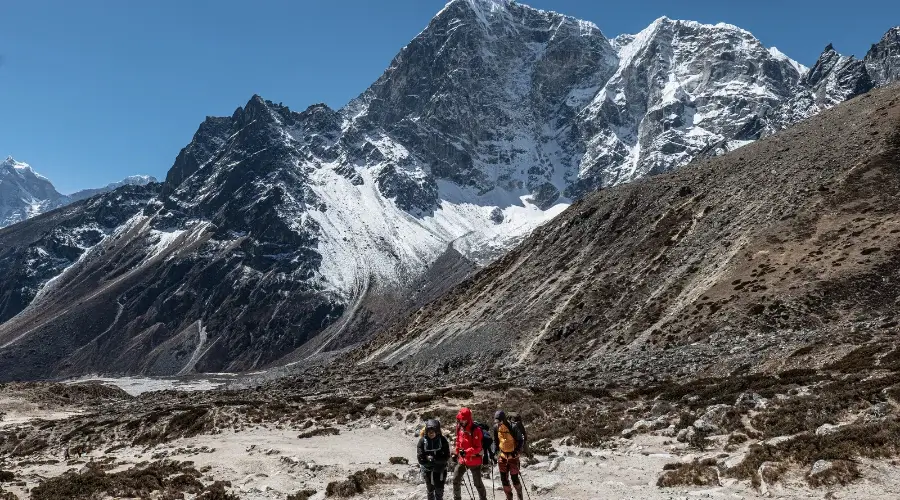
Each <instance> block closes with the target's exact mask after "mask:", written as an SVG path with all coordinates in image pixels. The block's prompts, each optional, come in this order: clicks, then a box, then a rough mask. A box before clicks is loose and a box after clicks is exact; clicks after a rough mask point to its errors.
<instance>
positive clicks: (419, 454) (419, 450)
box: [416, 437, 426, 465]
mask: <svg viewBox="0 0 900 500" xmlns="http://www.w3.org/2000/svg"><path fill="white" fill-rule="evenodd" d="M416 458H417V459H418V460H419V465H426V460H425V438H424V437H423V438H419V444H417V445H416Z"/></svg>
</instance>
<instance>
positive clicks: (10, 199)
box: [0, 156, 156, 228]
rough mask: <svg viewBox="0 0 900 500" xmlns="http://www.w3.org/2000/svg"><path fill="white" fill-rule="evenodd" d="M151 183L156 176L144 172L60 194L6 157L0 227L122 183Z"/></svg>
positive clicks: (1, 170)
mask: <svg viewBox="0 0 900 500" xmlns="http://www.w3.org/2000/svg"><path fill="white" fill-rule="evenodd" d="M151 182H156V179H155V178H153V177H151V176H148V175H136V176H131V177H127V178H125V179H123V180H122V181H119V182H114V183H111V184H109V185H107V186H105V187H102V188H97V189H85V190H82V191H78V192H77V193H74V194H71V195H63V194H61V193H60V192H59V191H57V190H56V188H55V187H54V186H53V183H52V182H51V181H50V179H48V178H46V177H44V176H43V175H41V174H39V173H37V172H35V171H34V169H33V168H32V167H31V165H29V164H27V163H23V162H20V161H16V160H15V159H14V158H13V157H12V156H9V157H7V158H6V160H4V161H3V162H0V228H3V227H6V226H9V225H12V224H15V223H17V222H21V221H23V220H26V219H30V218H32V217H35V216H37V215H40V214H42V213H45V212H48V211H50V210H53V209H56V208H59V207H63V206H65V205H68V204H70V203H74V202H76V201H80V200H83V199H86V198H90V197H92V196H96V195H98V194H102V193H107V192H110V191H113V190H115V189H117V188H119V187H122V186H126V185H136V186H144V185H146V184H149V183H151Z"/></svg>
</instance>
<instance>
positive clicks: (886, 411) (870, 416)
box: [863, 403, 893, 424]
mask: <svg viewBox="0 0 900 500" xmlns="http://www.w3.org/2000/svg"><path fill="white" fill-rule="evenodd" d="M892 409H893V408H892V407H891V404H890V403H878V404H876V405H873V406H870V407H869V408H868V409H866V411H865V412H864V413H863V421H864V422H865V423H867V424H873V423H878V422H881V421H883V420H884V419H885V418H886V417H887V416H888V415H890V413H891V410H892Z"/></svg>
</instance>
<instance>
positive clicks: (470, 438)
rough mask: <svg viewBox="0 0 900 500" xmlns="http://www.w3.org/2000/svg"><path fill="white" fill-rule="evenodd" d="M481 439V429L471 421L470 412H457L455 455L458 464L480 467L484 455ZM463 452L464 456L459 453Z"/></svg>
mask: <svg viewBox="0 0 900 500" xmlns="http://www.w3.org/2000/svg"><path fill="white" fill-rule="evenodd" d="M481 437H482V435H481V428H480V427H477V426H476V425H475V422H474V421H473V420H472V411H471V410H469V409H468V408H463V409H462V410H459V413H458V414H457V415H456V454H457V455H458V456H459V463H461V464H463V465H465V466H468V467H476V466H479V465H481V457H482V455H483V454H484V453H483V450H482V447H481ZM463 451H464V452H465V456H463V453H460V452H463Z"/></svg>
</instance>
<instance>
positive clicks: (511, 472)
mask: <svg viewBox="0 0 900 500" xmlns="http://www.w3.org/2000/svg"><path fill="white" fill-rule="evenodd" d="M519 465H520V464H519V456H518V455H506V454H505V453H500V455H499V457H498V460H497V468H498V469H500V483H502V484H503V493H506V500H513V494H512V492H513V489H514V488H515V490H516V496H518V498H519V500H524V498H525V497H524V496H522V481H521V479H520V478H519ZM510 476H512V484H510V480H509V479H510Z"/></svg>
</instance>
